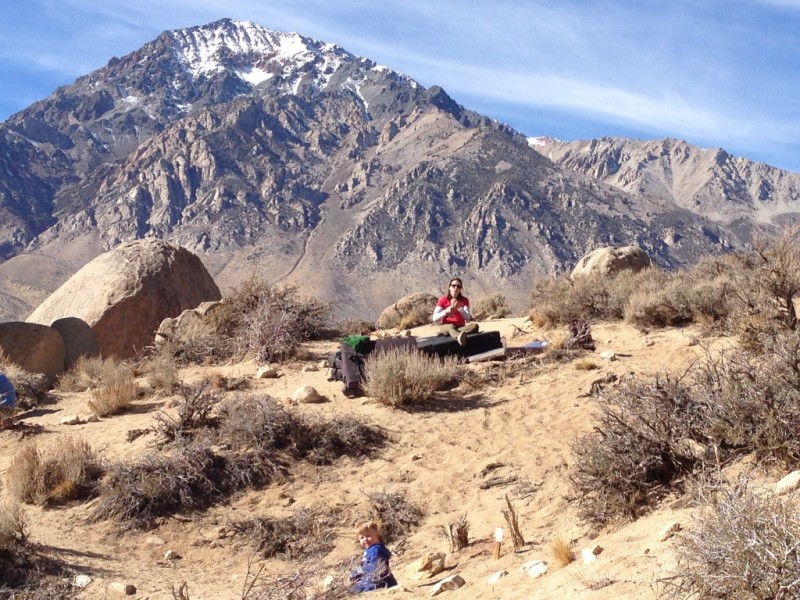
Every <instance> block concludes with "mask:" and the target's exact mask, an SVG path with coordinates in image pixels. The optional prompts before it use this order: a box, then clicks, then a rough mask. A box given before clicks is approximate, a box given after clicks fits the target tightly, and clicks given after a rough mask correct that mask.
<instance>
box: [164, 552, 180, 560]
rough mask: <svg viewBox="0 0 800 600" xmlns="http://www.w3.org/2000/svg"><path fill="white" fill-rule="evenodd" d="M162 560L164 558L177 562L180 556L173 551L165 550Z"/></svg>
mask: <svg viewBox="0 0 800 600" xmlns="http://www.w3.org/2000/svg"><path fill="white" fill-rule="evenodd" d="M164 558H165V559H166V560H178V559H179V558H181V556H180V554H178V553H177V552H175V551H174V550H167V551H166V552H165V553H164Z"/></svg>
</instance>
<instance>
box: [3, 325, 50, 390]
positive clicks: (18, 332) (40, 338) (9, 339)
mask: <svg viewBox="0 0 800 600" xmlns="http://www.w3.org/2000/svg"><path fill="white" fill-rule="evenodd" d="M0 352H2V353H3V354H4V355H5V356H7V357H8V358H9V359H10V360H11V362H13V363H16V364H17V365H19V366H20V367H22V368H23V369H25V370H26V371H28V372H30V373H44V374H45V375H46V377H47V381H48V383H52V382H53V380H54V379H55V377H56V376H57V375H59V374H60V373H62V372H63V371H64V355H65V353H64V341H63V340H62V339H61V334H60V333H59V332H58V331H56V330H55V329H53V328H52V327H48V326H46V325H39V324H37V323H22V322H20V321H9V322H6V323H0Z"/></svg>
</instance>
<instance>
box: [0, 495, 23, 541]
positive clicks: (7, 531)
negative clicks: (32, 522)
mask: <svg viewBox="0 0 800 600" xmlns="http://www.w3.org/2000/svg"><path fill="white" fill-rule="evenodd" d="M26 538H27V523H26V521H25V514H24V513H23V511H22V507H21V506H20V505H19V504H18V503H16V502H10V501H8V500H2V501H0V552H3V551H6V550H10V549H11V548H13V547H14V546H16V545H18V544H21V543H23V542H25V539H26Z"/></svg>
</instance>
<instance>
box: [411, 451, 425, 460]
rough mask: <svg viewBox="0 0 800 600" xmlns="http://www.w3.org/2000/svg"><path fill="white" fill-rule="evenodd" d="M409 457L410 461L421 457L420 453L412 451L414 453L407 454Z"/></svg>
mask: <svg viewBox="0 0 800 600" xmlns="http://www.w3.org/2000/svg"><path fill="white" fill-rule="evenodd" d="M409 458H410V459H411V460H412V461H417V460H421V459H422V454H417V453H416V452H414V454H412V455H411V456H409Z"/></svg>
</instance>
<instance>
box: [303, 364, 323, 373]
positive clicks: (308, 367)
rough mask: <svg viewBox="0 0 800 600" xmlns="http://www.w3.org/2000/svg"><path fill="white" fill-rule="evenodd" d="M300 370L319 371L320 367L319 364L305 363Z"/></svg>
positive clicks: (305, 371) (306, 371)
mask: <svg viewBox="0 0 800 600" xmlns="http://www.w3.org/2000/svg"><path fill="white" fill-rule="evenodd" d="M300 370H301V371H303V372H304V373H313V372H314V371H319V367H318V366H317V365H305V366H304V367H303V368H302V369H300Z"/></svg>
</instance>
